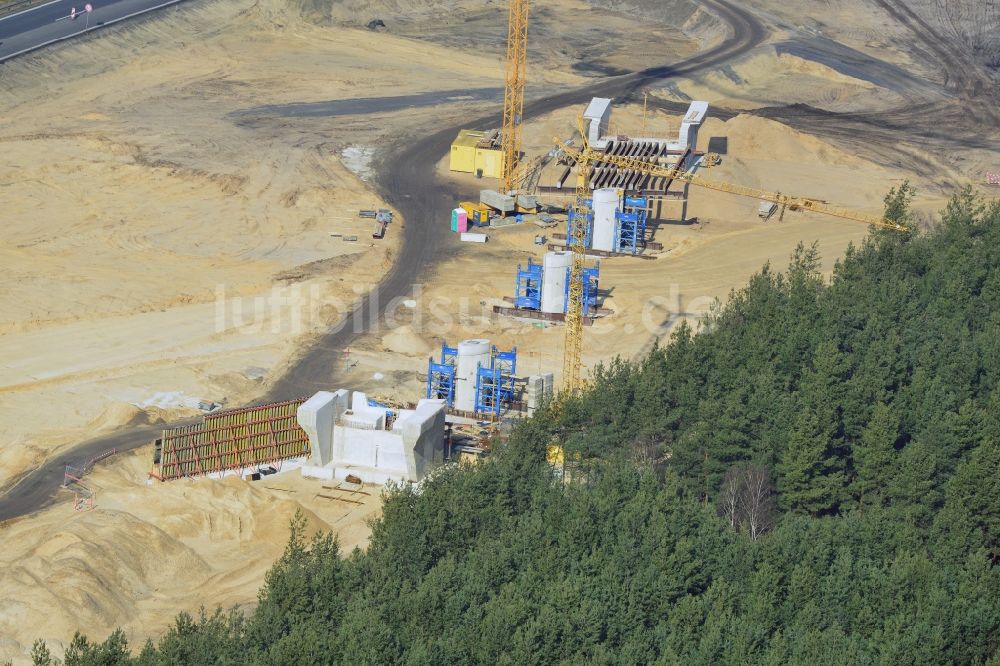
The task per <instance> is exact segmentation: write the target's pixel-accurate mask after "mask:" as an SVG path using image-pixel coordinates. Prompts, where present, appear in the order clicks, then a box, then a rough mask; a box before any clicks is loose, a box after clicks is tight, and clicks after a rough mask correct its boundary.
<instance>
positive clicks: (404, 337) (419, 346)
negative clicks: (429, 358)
mask: <svg viewBox="0 0 1000 666" xmlns="http://www.w3.org/2000/svg"><path fill="white" fill-rule="evenodd" d="M382 346H383V347H385V348H386V349H387V350H389V351H391V352H395V353H397V354H405V355H407V356H426V355H427V354H429V353H430V351H431V345H430V344H428V343H427V341H426V340H424V339H423V338H422V337H421V336H420V335H419V334H418V333H417V332H416V331H414V330H413V326H411V325H409V324H406V325H405V326H400V327H399V328H395V329H393V330H392V331H390V332H389V333H387V334H386V335H384V336H382Z"/></svg>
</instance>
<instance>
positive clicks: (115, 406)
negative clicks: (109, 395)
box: [87, 402, 167, 432]
mask: <svg viewBox="0 0 1000 666" xmlns="http://www.w3.org/2000/svg"><path fill="white" fill-rule="evenodd" d="M166 412H167V410H164V409H160V408H158V407H147V408H145V409H143V408H142V407H139V406H137V405H133V404H132V403H129V402H112V403H111V404H110V405H108V406H107V408H106V409H105V410H104V411H102V412H101V413H100V414H99V415H98V416H97V417H95V418H94V419H92V420H91V421H90V422H89V423H88V424H87V428H88V429H90V430H93V431H97V432H105V431H108V430H115V429H117V428H124V427H126V426H139V425H150V424H153V423H163V422H164V421H165V416H166Z"/></svg>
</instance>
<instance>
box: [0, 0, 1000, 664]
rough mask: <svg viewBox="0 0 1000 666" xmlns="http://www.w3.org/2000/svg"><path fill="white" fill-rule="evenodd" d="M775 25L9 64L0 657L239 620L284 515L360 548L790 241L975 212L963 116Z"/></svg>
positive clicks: (991, 153) (887, 33)
mask: <svg viewBox="0 0 1000 666" xmlns="http://www.w3.org/2000/svg"><path fill="white" fill-rule="evenodd" d="M808 4H809V3H803V2H790V3H789V2H777V1H776V0H754V1H753V2H746V3H731V2H728V1H723V0H712V1H710V2H704V3H694V2H688V1H687V0H674V1H670V2H664V3H659V2H653V1H652V0H649V1H645V0H643V1H640V2H638V3H631V4H627V3H617V2H602V1H595V2H589V3H587V2H582V1H580V2H578V1H577V0H553V1H552V2H544V3H543V2H536V3H533V4H532V5H531V6H529V3H528V1H527V0H509V2H505V3H500V4H495V3H492V2H480V1H478V0H463V1H462V2H459V3H458V4H457V5H455V6H451V5H450V4H449V5H447V6H445V5H441V4H440V3H434V2H424V1H423V0H413V1H412V2H397V3H379V2H376V3H351V2H346V3H335V4H334V5H333V7H332V9H331V8H330V7H325V6H324V7H322V8H321V7H320V6H319V5H314V4H311V3H304V2H303V3H298V2H295V1H291V2H290V1H287V0H258V1H254V2H251V1H250V0H188V1H187V2H184V3H182V4H180V5H178V6H177V7H175V8H172V9H171V10H169V11H165V12H163V13H162V14H161V13H158V14H155V15H151V16H149V17H147V18H143V19H142V20H137V21H136V22H135V23H123V24H121V25H118V26H116V27H113V28H109V29H108V30H107V31H106V32H99V33H95V34H93V35H90V36H87V37H86V38H83V39H80V40H78V41H69V42H65V43H62V44H59V45H56V46H53V47H47V48H46V49H42V50H40V51H37V52H35V53H33V54H30V55H28V56H24V57H21V58H17V59H13V60H11V61H8V62H5V63H4V64H3V65H2V69H0V80H2V81H3V87H2V89H0V119H2V120H3V123H2V124H0V145H2V146H3V153H4V155H5V157H6V163H7V166H8V169H7V175H6V176H5V177H4V178H3V179H0V180H3V181H5V182H0V208H2V210H3V211H4V220H5V226H6V231H7V233H6V234H5V239H4V241H3V242H2V245H0V253H2V256H3V261H2V262H0V271H2V273H3V275H4V277H5V280H4V284H5V287H4V289H2V290H0V340H2V344H0V423H3V428H0V431H2V434H0V447H2V448H0V450H2V452H3V455H2V456H0V486H2V487H3V488H4V492H5V494H4V497H3V505H2V511H0V514H2V515H0V517H2V518H3V519H4V520H5V521H6V522H4V523H3V524H2V527H0V535H2V536H0V540H2V543H3V544H4V546H5V547H4V549H3V552H4V554H3V581H4V583H5V584H4V585H3V592H2V593H0V637H3V638H4V640H3V641H2V642H0V659H11V660H13V661H14V663H27V662H26V661H25V660H26V658H27V655H28V653H29V651H30V647H31V644H32V641H33V640H34V639H35V638H39V637H41V638H45V639H46V640H49V641H50V645H59V644H60V642H59V641H60V639H61V637H64V636H66V635H72V633H73V632H74V631H75V630H77V629H80V630H83V631H85V632H87V633H92V634H101V635H103V634H106V633H108V632H109V631H111V630H113V629H114V628H116V627H122V628H123V629H124V630H125V632H126V634H127V635H128V637H129V640H130V642H131V643H132V644H133V645H135V644H140V645H141V642H142V640H144V639H145V638H146V637H148V636H155V635H157V634H159V633H161V632H162V631H163V629H164V628H165V627H166V626H167V625H168V624H169V623H170V622H171V621H172V619H173V617H174V615H176V613H177V612H179V611H181V610H185V609H190V608H196V607H198V606H199V605H205V606H211V607H214V606H216V605H219V604H221V605H222V606H223V607H229V606H234V605H235V606H239V607H247V608H249V607H252V605H253V604H254V600H255V598H256V594H257V589H258V588H259V586H260V583H261V581H262V579H263V575H264V573H265V572H266V571H267V569H268V567H269V566H270V565H271V563H272V562H273V561H274V560H275V558H276V557H278V556H279V555H280V553H281V551H282V548H283V546H284V543H285V540H286V538H287V535H288V522H289V519H290V518H291V516H292V515H293V514H294V513H295V512H296V511H302V512H304V515H305V516H306V518H307V521H308V524H309V527H310V529H311V530H328V531H333V532H335V533H336V534H337V535H338V538H339V539H340V544H341V548H342V551H343V552H345V553H347V552H350V550H351V549H353V548H354V547H359V548H364V546H365V544H366V540H367V535H368V534H369V533H370V525H369V523H368V520H369V519H370V518H372V517H374V516H377V515H378V512H379V504H380V493H381V490H382V488H384V487H385V486H386V484H419V483H421V482H422V481H423V480H424V479H426V478H427V477H428V476H429V475H432V474H433V473H434V470H435V469H438V468H440V467H442V466H444V465H452V464H461V463H463V462H468V463H474V462H475V461H476V460H478V459H480V458H482V457H484V456H488V455H489V454H490V449H491V447H493V446H496V445H497V442H500V441H502V439H503V437H504V433H505V432H507V431H509V429H510V428H511V427H512V425H513V424H514V423H515V422H516V421H517V420H518V419H522V418H527V417H530V416H531V415H532V414H533V413H535V412H536V411H537V410H540V409H544V408H546V406H547V405H550V404H552V402H553V401H558V400H559V399H560V396H572V395H574V394H576V393H578V392H579V391H581V390H582V389H583V388H584V387H586V386H587V385H588V382H590V381H591V377H592V371H593V369H594V368H595V367H596V366H597V365H598V364H602V363H603V364H607V363H609V362H610V361H611V360H612V359H614V358H615V357H620V358H624V359H638V358H641V357H642V356H643V354H644V353H645V352H647V351H648V350H649V349H650V348H651V347H652V346H653V345H657V344H660V343H663V342H664V341H666V340H667V339H669V336H670V335H671V332H672V331H673V330H674V329H675V327H676V326H678V325H679V324H680V323H681V322H688V323H689V324H691V325H692V327H693V328H695V329H697V327H698V325H699V322H701V321H702V320H703V318H704V316H705V315H706V314H707V313H709V312H711V311H712V309H713V308H714V307H716V306H717V304H718V303H720V302H724V301H725V300H726V298H727V297H728V296H729V295H730V293H731V291H732V290H733V289H737V288H739V287H741V286H743V285H744V284H745V283H746V282H747V280H748V279H749V278H750V277H751V276H752V275H753V274H755V273H756V272H758V271H760V270H761V268H762V267H763V266H765V265H767V264H771V265H774V266H778V267H782V266H784V265H785V264H786V263H787V261H788V257H789V255H790V254H791V253H792V252H793V250H794V249H795V247H796V246H797V245H798V244H799V243H804V244H806V245H809V244H811V243H813V242H816V243H817V247H818V250H819V253H820V256H821V260H822V270H823V271H824V273H825V274H826V275H829V274H830V273H831V272H832V271H833V270H834V267H835V265H836V262H837V261H838V259H839V258H840V257H841V256H843V254H844V252H845V250H846V249H847V247H848V246H849V245H850V244H852V243H853V244H858V243H860V242H862V240H863V239H864V237H865V236H866V234H868V233H869V232H870V231H871V230H872V229H879V230H880V231H884V233H910V232H913V231H918V230H919V228H918V227H915V228H912V229H911V228H906V227H903V226H901V225H899V224H896V223H893V222H891V221H888V220H886V219H884V218H883V197H884V196H885V195H886V193H887V192H888V190H889V189H890V188H892V187H893V186H896V185H898V184H900V183H902V182H904V181H907V182H910V183H912V184H913V185H914V186H915V187H916V188H917V191H918V193H919V194H918V198H917V199H916V201H915V206H916V209H917V210H918V211H931V210H936V209H938V208H940V207H941V206H942V203H943V202H944V201H945V200H946V199H947V197H948V196H949V195H950V194H951V193H952V192H954V191H955V188H956V187H957V185H956V184H969V185H972V186H973V187H974V188H978V189H987V188H991V187H995V185H994V184H991V177H993V178H994V179H995V178H996V174H995V173H994V172H996V171H998V170H1000V163H997V162H996V160H997V154H998V151H997V146H998V145H1000V144H998V141H1000V122H996V121H1000V111H998V110H997V109H998V108H1000V107H997V106H996V105H995V100H991V99H989V98H987V97H984V96H983V95H984V94H985V93H981V91H982V90H984V89H987V90H989V89H992V88H984V87H983V86H982V85H981V82H979V83H977V82H976V81H975V80H973V79H974V75H973V74H970V73H969V72H968V71H963V72H962V73H961V74H960V75H959V74H958V73H957V72H956V71H952V70H949V69H946V70H945V71H941V69H940V68H941V67H945V68H953V67H954V66H955V65H954V63H953V61H952V60H949V59H941V58H937V59H935V58H928V57H926V53H925V52H923V51H919V50H914V49H911V48H910V45H911V44H912V43H913V40H914V39H915V37H914V30H915V28H914V25H916V24H915V23H913V21H912V20H909V19H907V18H906V16H908V15H904V16H903V18H900V16H899V13H898V12H896V11H892V10H893V9H894V7H895V4H897V3H894V2H886V3H880V4H879V8H878V9H877V11H875V10H872V9H871V8H870V7H869V6H868V4H867V3H864V2H861V0H843V1H841V2H838V3H835V6H831V11H833V12H834V13H835V14H836V19H837V20H836V21H828V22H826V23H823V22H820V21H818V20H816V19H814V18H812V17H810V16H809V15H808V9H807V8H806V7H805V6H806V5H808ZM800 5H801V6H800ZM883 5H884V6H883ZM916 11H917V13H919V11H920V8H919V7H917V9H916ZM375 19H379V23H381V25H377V24H375V21H374V20H375ZM373 26H374V27H373ZM529 26H530V27H529ZM459 28H461V30H462V31H463V36H464V37H465V38H464V39H462V40H456V39H454V38H453V35H455V34H457V33H456V31H457V30H459ZM187 39H191V42H188V41H186V40H187ZM928 48H930V47H928ZM932 51H933V49H932ZM638 54H642V55H641V56H639V55H638ZM70 63H72V66H70ZM942 63H944V64H943V65H942ZM916 109H919V111H917V110H916ZM990 119H992V121H993V122H991V121H990ZM942 127H946V128H947V131H939V130H940V128H942ZM40 220H41V221H44V223H41V224H40V223H39V221H40ZM918 222H919V214H918ZM549 453H550V457H551V460H552V462H553V463H554V464H558V463H559V462H560V451H559V450H557V449H556V450H552V451H550V452H549Z"/></svg>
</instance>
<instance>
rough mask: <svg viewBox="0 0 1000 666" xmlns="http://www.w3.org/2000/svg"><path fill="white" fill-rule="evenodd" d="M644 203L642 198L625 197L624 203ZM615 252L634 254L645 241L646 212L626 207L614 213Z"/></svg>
mask: <svg viewBox="0 0 1000 666" xmlns="http://www.w3.org/2000/svg"><path fill="white" fill-rule="evenodd" d="M629 201H632V202H644V201H645V199H643V198H632V197H626V203H627V202H629ZM615 222H616V233H615V251H616V252H625V253H628V254H636V253H637V252H638V251H639V250H640V249H642V244H643V243H644V242H645V240H646V211H645V210H644V209H638V208H630V207H626V208H625V210H619V211H615Z"/></svg>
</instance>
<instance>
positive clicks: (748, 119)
mask: <svg viewBox="0 0 1000 666" xmlns="http://www.w3.org/2000/svg"><path fill="white" fill-rule="evenodd" d="M704 126H705V131H703V132H702V133H701V134H699V136H698V139H699V143H702V141H703V140H704V141H705V142H707V140H708V136H709V135H710V133H719V134H723V135H725V136H727V137H728V144H729V145H728V154H729V155H730V156H732V157H734V158H738V159H743V160H747V159H759V160H773V161H775V162H789V163H809V164H817V165H823V166H825V167H833V166H859V167H860V166H864V167H871V166H872V163H871V162H869V161H868V160H865V159H862V158H860V157H857V156H855V155H851V154H850V153H847V152H845V151H843V150H840V149H839V148H837V147H835V146H834V145H832V144H830V143H828V142H826V141H823V140H822V139H819V138H817V137H815V136H813V135H811V134H803V133H802V132H798V131H796V130H794V129H792V128H791V127H789V126H788V125H783V124H782V123H779V122H777V121H774V120H768V119H767V118H760V117H758V116H751V115H739V116H736V117H735V118H731V119H730V120H728V121H726V122H725V123H721V122H720V121H718V120H715V119H712V118H709V119H708V120H707V121H706V122H705V125H704ZM720 126H721V127H720ZM702 137H704V139H703V138H702ZM762 175H764V176H766V173H765V174H762ZM774 187H780V183H777V182H776V183H774Z"/></svg>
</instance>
